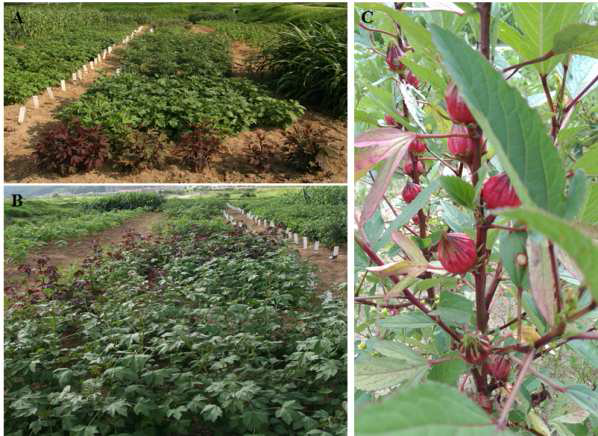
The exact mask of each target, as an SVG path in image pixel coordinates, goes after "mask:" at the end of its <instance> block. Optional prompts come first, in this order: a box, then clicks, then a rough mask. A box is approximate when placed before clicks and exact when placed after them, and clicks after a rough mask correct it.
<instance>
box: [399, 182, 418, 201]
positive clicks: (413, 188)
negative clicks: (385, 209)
mask: <svg viewBox="0 0 598 436" xmlns="http://www.w3.org/2000/svg"><path fill="white" fill-rule="evenodd" d="M421 190H422V188H421V187H420V186H419V185H418V184H417V183H413V182H407V184H406V185H405V187H404V188H403V194H402V195H403V200H405V203H411V202H412V201H413V200H415V197H417V196H418V194H419V193H420V192H421Z"/></svg>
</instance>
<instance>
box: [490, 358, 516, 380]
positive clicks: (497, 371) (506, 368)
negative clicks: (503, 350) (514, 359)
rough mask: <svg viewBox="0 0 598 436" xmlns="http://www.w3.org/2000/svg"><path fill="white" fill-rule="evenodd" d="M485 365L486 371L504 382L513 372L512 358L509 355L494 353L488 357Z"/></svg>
mask: <svg viewBox="0 0 598 436" xmlns="http://www.w3.org/2000/svg"><path fill="white" fill-rule="evenodd" d="M484 366H485V368H486V371H488V372H489V373H490V374H492V376H493V377H494V378H495V379H496V380H498V381H502V382H506V381H507V380H508V378H509V373H510V372H511V360H510V359H509V358H508V357H507V356H502V355H498V354H493V355H492V356H490V357H489V358H488V360H487V361H486V364H485V365H484Z"/></svg>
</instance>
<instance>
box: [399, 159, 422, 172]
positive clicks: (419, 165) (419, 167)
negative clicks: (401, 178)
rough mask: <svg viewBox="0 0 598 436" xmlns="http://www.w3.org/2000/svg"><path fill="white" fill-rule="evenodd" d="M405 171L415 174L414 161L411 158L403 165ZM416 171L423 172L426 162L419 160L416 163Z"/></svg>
mask: <svg viewBox="0 0 598 436" xmlns="http://www.w3.org/2000/svg"><path fill="white" fill-rule="evenodd" d="M403 171H405V174H408V175H410V176H412V175H414V174H413V162H411V160H408V161H407V163H405V166H404V167H403ZM415 171H417V174H422V173H423V172H424V164H423V163H421V161H419V160H418V161H417V163H416V164H415Z"/></svg>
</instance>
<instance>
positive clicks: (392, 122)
mask: <svg viewBox="0 0 598 436" xmlns="http://www.w3.org/2000/svg"><path fill="white" fill-rule="evenodd" d="M384 122H385V123H386V125H387V126H392V127H403V125H402V124H401V123H399V122H398V121H397V120H395V119H394V117H393V116H392V115H388V114H387V115H384Z"/></svg>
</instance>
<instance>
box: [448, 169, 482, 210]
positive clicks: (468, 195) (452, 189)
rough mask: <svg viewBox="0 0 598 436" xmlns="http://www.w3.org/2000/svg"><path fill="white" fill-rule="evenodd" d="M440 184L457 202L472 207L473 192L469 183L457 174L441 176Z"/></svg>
mask: <svg viewBox="0 0 598 436" xmlns="http://www.w3.org/2000/svg"><path fill="white" fill-rule="evenodd" d="M440 184H441V185H442V187H443V188H444V190H445V191H446V192H447V194H448V195H450V196H451V198H452V199H453V200H454V201H455V202H456V203H457V204H460V205H461V206H465V207H467V208H469V209H473V199H474V196H475V192H474V189H473V186H471V184H469V183H467V182H466V181H465V180H463V179H462V178H461V177H457V176H442V177H440Z"/></svg>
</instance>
